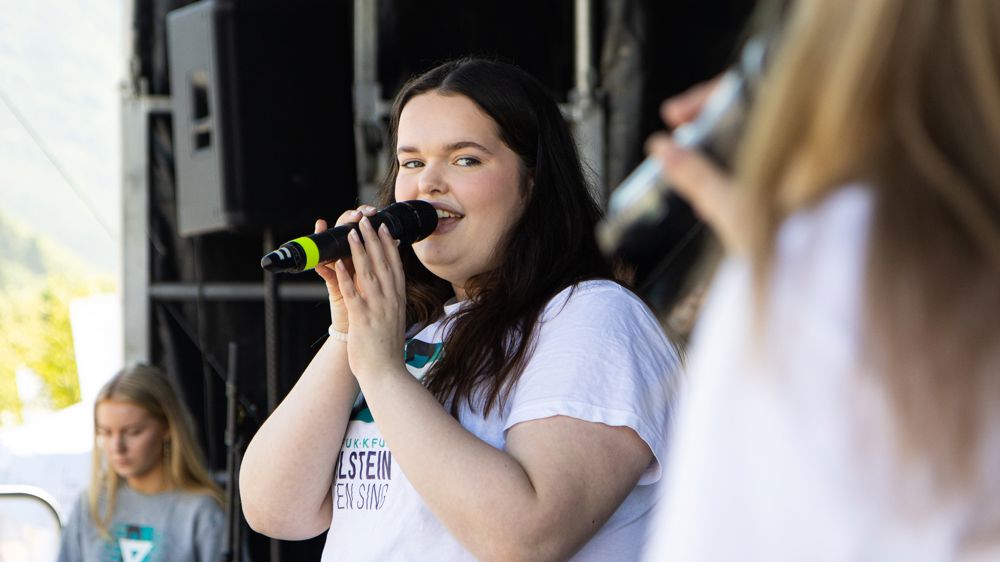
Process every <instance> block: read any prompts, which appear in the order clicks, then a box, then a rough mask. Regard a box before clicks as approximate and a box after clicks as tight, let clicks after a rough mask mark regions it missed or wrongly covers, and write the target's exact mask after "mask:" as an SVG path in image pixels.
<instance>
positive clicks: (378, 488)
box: [323, 281, 678, 561]
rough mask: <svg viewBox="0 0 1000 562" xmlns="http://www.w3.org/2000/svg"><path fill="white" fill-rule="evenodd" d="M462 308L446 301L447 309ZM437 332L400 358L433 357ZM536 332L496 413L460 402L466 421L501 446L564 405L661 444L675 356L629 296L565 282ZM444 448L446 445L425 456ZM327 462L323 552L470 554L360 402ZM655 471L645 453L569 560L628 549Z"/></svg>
mask: <svg viewBox="0 0 1000 562" xmlns="http://www.w3.org/2000/svg"><path fill="white" fill-rule="evenodd" d="M461 306H462V305H461V303H455V304H450V305H448V306H446V307H445V314H446V316H448V315H451V314H454V313H455V312H456V311H457V310H458V309H459V308H460V307H461ZM445 330H446V329H443V328H442V322H437V323H434V324H432V325H430V326H428V327H426V328H424V329H423V330H421V331H420V332H418V333H417V334H416V335H415V336H414V337H413V338H411V339H410V340H408V342H407V345H406V350H405V355H406V363H407V368H408V369H409V370H410V372H411V373H412V374H413V375H414V376H415V377H417V378H420V377H422V376H423V375H424V374H425V373H426V372H427V371H428V370H429V369H430V367H431V365H432V364H433V362H434V361H436V360H437V358H438V357H439V356H440V354H441V352H442V343H441V342H442V341H444V340H445V336H446V333H445ZM536 337H537V344H536V347H535V351H534V353H533V354H532V356H531V359H530V361H529V362H528V364H527V367H526V369H525V371H524V373H523V374H522V376H521V378H520V380H519V381H518V383H517V385H516V386H515V387H514V388H513V390H512V392H511V394H510V398H509V400H508V402H507V404H506V407H505V408H504V409H503V411H501V412H496V411H494V412H492V413H491V414H490V416H489V417H487V418H483V417H482V415H481V414H478V413H473V412H471V411H470V410H469V409H468V408H467V407H463V408H462V410H461V413H460V416H459V421H460V422H461V424H462V426H463V427H465V428H466V429H467V430H468V431H470V432H471V433H472V434H474V435H475V436H476V437H478V438H480V439H482V440H483V441H485V442H487V443H489V444H490V445H493V446H494V447H496V448H498V449H503V448H504V443H505V435H506V431H507V429H509V428H510V427H512V426H514V425H515V424H517V423H520V422H524V421H529V420H536V419H541V418H546V417H550V416H556V415H561V416H569V417H573V418H577V419H581V420H586V421H590V422H598V423H603V424H607V425H611V426H626V427H630V428H632V429H634V430H635V431H636V433H638V435H639V436H640V437H641V438H642V439H643V440H645V441H646V443H647V444H648V445H649V447H650V449H651V450H652V451H661V450H662V449H663V447H664V445H665V443H666V437H667V428H668V425H669V419H670V416H671V411H670V410H671V403H672V397H673V395H674V391H673V389H674V385H675V384H676V377H677V371H678V360H677V356H676V354H675V353H674V351H673V348H672V347H671V345H670V344H669V343H668V342H667V340H666V338H665V337H664V336H663V333H662V331H661V330H660V328H659V325H658V323H657V322H656V319H655V318H654V317H653V316H652V314H651V313H650V312H649V310H648V309H647V308H646V306H645V305H644V304H643V303H642V302H641V301H640V300H639V299H638V298H636V297H635V295H633V294H632V293H630V292H629V291H628V290H626V289H624V288H622V287H621V286H619V285H617V284H615V283H612V282H609V281H588V282H584V283H581V284H579V285H577V286H576V287H575V290H572V291H571V290H570V289H567V290H564V291H562V292H561V293H559V294H558V295H557V296H556V297H555V298H553V300H552V301H551V302H550V303H549V304H548V305H547V306H546V308H545V310H544V312H543V313H542V316H541V318H540V324H539V326H538V329H537V331H536ZM452 352H453V353H454V352H455V351H452ZM443 451H446V447H444V446H442V447H441V449H438V450H429V451H427V454H428V455H436V454H443ZM335 470H336V472H335V474H334V483H333V489H332V494H333V508H334V511H333V518H332V522H331V527H330V531H329V533H328V535H327V540H326V546H325V548H324V551H323V560H324V561H332V560H348V561H365V560H372V561H375V560H377V561H388V560H449V561H450V560H472V559H473V556H472V555H471V554H470V553H469V552H468V551H467V550H466V549H465V548H464V547H463V546H462V545H461V544H459V542H458V541H457V540H455V539H454V538H453V537H452V536H451V535H450V534H449V532H448V531H447V529H445V527H444V526H443V525H442V524H441V522H440V521H439V520H438V518H437V517H435V516H434V514H433V513H431V511H430V510H429V509H428V507H427V506H426V505H425V504H424V501H423V500H422V499H421V497H420V495H419V494H418V493H417V492H416V491H415V490H414V489H413V487H412V486H411V484H410V482H409V481H408V480H407V479H406V476H405V475H404V474H403V471H402V470H400V468H399V466H398V465H397V464H396V461H395V459H394V458H393V457H392V451H391V450H390V449H389V447H388V444H387V443H386V442H385V440H384V439H383V438H382V437H381V434H380V433H379V430H378V426H377V423H374V422H372V418H371V414H370V413H369V411H368V410H367V408H366V407H364V405H363V404H362V405H361V406H359V407H358V408H355V413H354V414H353V415H352V421H351V422H350V423H349V425H348V428H347V435H346V438H345V440H344V445H343V447H342V450H341V453H340V459H339V461H338V462H337V465H336V469H335ZM659 477H660V464H659V461H657V460H654V462H653V463H652V464H651V465H650V467H649V468H648V469H647V471H646V472H645V473H644V474H643V476H642V478H641V479H640V482H639V485H637V486H636V487H635V489H633V490H632V492H631V493H630V494H629V496H628V497H627V498H626V499H625V502H624V503H623V504H622V505H621V507H620V508H619V509H618V510H617V511H616V512H615V513H614V515H612V517H611V519H610V520H609V521H608V522H607V523H606V524H605V525H604V527H602V528H601V529H600V530H599V531H598V532H597V534H596V535H595V536H594V537H593V538H592V539H591V540H590V542H588V543H587V544H586V545H585V546H584V547H583V549H582V550H581V551H580V552H579V553H578V554H577V555H576V556H575V557H574V558H573V560H577V561H584V560H594V561H596V560H628V559H635V558H636V557H637V556H638V553H639V549H640V548H641V546H642V545H641V541H642V537H643V536H645V530H646V526H647V524H648V522H649V519H650V516H651V509H652V506H653V503H654V501H655V497H656V494H655V486H651V485H650V484H653V483H654V482H656V481H657V480H658V479H659ZM489 485H490V482H487V481H484V482H483V486H489Z"/></svg>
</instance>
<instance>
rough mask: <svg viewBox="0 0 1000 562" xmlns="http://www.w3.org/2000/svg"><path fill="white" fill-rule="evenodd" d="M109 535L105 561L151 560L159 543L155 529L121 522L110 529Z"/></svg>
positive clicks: (138, 561) (144, 561)
mask: <svg viewBox="0 0 1000 562" xmlns="http://www.w3.org/2000/svg"><path fill="white" fill-rule="evenodd" d="M111 535H112V537H113V538H112V541H111V542H110V543H109V544H108V548H107V550H106V554H105V557H104V559H105V560H106V561H107V562H152V560H153V554H154V552H155V551H156V545H157V543H159V536H158V535H157V533H156V529H154V528H152V527H145V526H142V525H129V524H121V525H118V526H117V527H115V528H114V529H112V530H111Z"/></svg>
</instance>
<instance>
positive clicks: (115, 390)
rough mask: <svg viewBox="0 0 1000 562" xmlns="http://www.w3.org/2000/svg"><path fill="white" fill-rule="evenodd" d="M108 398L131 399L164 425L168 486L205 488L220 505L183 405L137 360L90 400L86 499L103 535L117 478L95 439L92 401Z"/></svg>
mask: <svg viewBox="0 0 1000 562" xmlns="http://www.w3.org/2000/svg"><path fill="white" fill-rule="evenodd" d="M107 400H114V401H118V402H128V403H131V404H135V405H136V406H139V407H141V408H143V409H144V410H146V411H147V412H149V414H150V415H152V416H153V417H154V418H156V419H157V420H159V421H160V422H162V423H164V424H165V425H166V427H167V434H168V435H169V436H170V441H169V442H170V446H169V447H168V448H165V450H164V453H165V457H164V458H163V463H164V471H163V472H164V474H165V476H166V480H167V485H168V486H169V487H170V488H171V489H179V490H184V491H186V492H192V493H197V494H205V495H208V496H211V497H212V498H213V499H215V501H216V502H218V503H219V505H220V506H221V505H223V496H222V490H220V489H219V487H218V486H217V485H216V484H215V482H213V481H212V479H211V477H210V476H209V474H208V470H207V469H206V468H205V462H204V460H203V457H202V454H201V449H200V447H199V446H198V442H197V441H195V439H194V434H193V432H192V430H191V427H192V424H191V420H190V416H189V415H188V412H187V410H185V408H184V406H183V405H182V404H181V402H180V400H178V398H177V394H176V393H175V392H174V389H173V388H172V387H171V385H170V382H169V381H168V380H167V377H166V376H165V375H164V374H163V373H162V372H161V371H160V370H159V369H156V368H155V367H150V366H148V365H142V364H138V365H134V366H131V367H127V368H125V369H122V370H121V371H119V372H118V373H117V374H116V375H115V376H113V377H112V378H111V380H109V381H108V382H107V383H106V384H105V385H104V386H103V387H102V388H101V390H100V392H98V394H97V398H96V400H94V427H95V433H94V452H93V456H92V466H93V468H92V471H91V480H90V490H89V494H88V496H89V497H88V499H89V504H90V514H91V517H92V518H93V520H94V523H95V524H96V525H97V528H98V530H99V531H100V533H101V534H102V535H104V536H107V535H108V525H109V524H110V523H111V519H112V517H113V515H114V512H115V500H116V499H117V496H118V488H119V486H121V480H122V478H121V477H120V476H118V474H116V473H115V471H114V470H109V469H108V467H107V463H106V462H105V459H104V453H103V451H102V450H101V448H100V447H99V446H98V444H97V432H96V428H97V405H98V404H100V403H101V402H104V401H107ZM101 498H104V513H101Z"/></svg>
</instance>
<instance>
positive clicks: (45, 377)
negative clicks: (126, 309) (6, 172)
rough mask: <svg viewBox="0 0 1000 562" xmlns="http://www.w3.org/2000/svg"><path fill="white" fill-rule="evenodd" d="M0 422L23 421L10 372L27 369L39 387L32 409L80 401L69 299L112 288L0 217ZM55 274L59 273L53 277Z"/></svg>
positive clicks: (61, 252) (75, 261) (13, 375)
mask: <svg viewBox="0 0 1000 562" xmlns="http://www.w3.org/2000/svg"><path fill="white" fill-rule="evenodd" d="M0 247H2V248H5V249H6V250H8V251H7V252H6V253H4V254H2V255H0V421H14V422H15V423H19V422H21V421H23V411H24V407H25V406H27V404H22V402H21V398H20V396H19V395H18V390H17V382H16V373H17V370H18V369H19V368H22V367H27V368H29V369H31V370H32V371H33V372H34V373H35V374H37V375H38V376H39V377H40V378H41V379H42V382H43V384H44V387H43V390H42V397H41V398H42V403H41V404H37V405H38V406H43V407H49V408H53V409H59V408H64V407H66V406H69V405H71V404H74V403H76V402H78V401H79V400H80V385H79V381H78V379H77V367H76V355H75V351H74V348H73V333H72V329H71V326H70V319H69V303H70V301H71V300H73V299H75V298H78V297H82V296H86V295H91V294H94V293H100V292H110V291H114V290H115V288H114V283H113V282H111V281H110V279H108V278H107V277H104V276H102V275H100V274H97V273H95V272H93V270H92V269H90V268H89V267H87V266H86V265H85V264H83V263H82V262H80V260H79V259H78V258H76V257H75V256H70V255H67V254H66V253H65V250H62V249H61V248H57V247H55V246H54V245H53V244H51V243H50V242H49V241H47V240H45V239H44V238H41V237H37V236H34V235H31V234H30V233H27V232H24V231H23V230H21V229H20V228H19V227H17V226H15V225H12V224H11V223H10V222H7V223H6V224H5V222H4V220H3V217H2V216H0ZM56 271H58V272H59V273H54V272H56Z"/></svg>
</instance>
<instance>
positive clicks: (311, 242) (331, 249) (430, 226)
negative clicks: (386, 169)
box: [260, 201, 438, 273]
mask: <svg viewBox="0 0 1000 562" xmlns="http://www.w3.org/2000/svg"><path fill="white" fill-rule="evenodd" d="M368 220H369V221H371V223H372V227H373V228H375V229H376V230H377V229H378V228H379V227H380V226H382V225H383V224H384V225H385V226H386V228H388V229H389V234H391V235H392V237H393V238H395V239H396V240H399V242H400V243H401V244H413V243H414V242H418V241H420V240H423V239H424V238H426V237H428V236H430V235H431V233H432V232H434V229H435V228H437V223H438V217H437V210H436V209H434V206H433V205H431V204H430V203H428V202H426V201H401V202H399V203H393V204H392V205H389V206H388V207H386V208H384V209H382V210H381V211H379V212H377V213H375V214H374V215H373V216H370V217H368ZM357 229H358V223H348V224H343V225H340V226H338V227H334V228H331V229H329V230H326V231H323V232H317V233H316V234H312V235H309V236H302V237H300V238H296V239H295V240H291V241H288V242H285V243H284V244H282V245H281V246H280V247H279V248H278V249H277V250H275V251H273V252H271V253H269V254H267V255H266V256H264V257H263V258H261V260H260V266H261V267H262V268H264V269H266V270H267V271H270V272H272V273H286V272H288V273H298V272H301V271H306V270H309V269H313V268H314V267H316V266H317V265H320V264H323V263H327V262H331V261H334V260H339V259H342V258H346V257H349V256H350V255H351V246H350V245H349V244H348V242H347V235H348V234H349V233H350V232H351V231H352V230H357Z"/></svg>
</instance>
